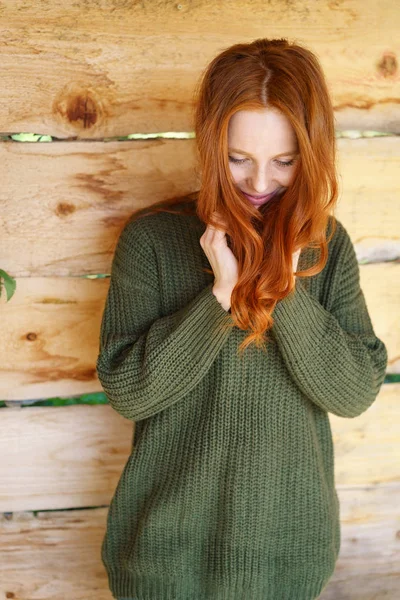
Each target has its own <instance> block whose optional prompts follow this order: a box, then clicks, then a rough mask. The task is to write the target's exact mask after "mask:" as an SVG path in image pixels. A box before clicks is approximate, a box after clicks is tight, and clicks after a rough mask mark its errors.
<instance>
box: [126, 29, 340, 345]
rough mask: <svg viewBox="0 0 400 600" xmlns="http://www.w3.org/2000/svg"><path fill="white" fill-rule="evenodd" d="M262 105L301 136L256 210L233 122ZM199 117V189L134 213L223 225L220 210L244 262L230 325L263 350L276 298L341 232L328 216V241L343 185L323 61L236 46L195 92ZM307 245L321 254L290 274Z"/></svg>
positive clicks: (294, 52)
mask: <svg viewBox="0 0 400 600" xmlns="http://www.w3.org/2000/svg"><path fill="white" fill-rule="evenodd" d="M265 108H274V109H277V110H278V111H280V112H281V113H283V115H285V116H286V117H287V119H288V120H289V122H290V124H291V125H292V127H293V129H294V131H295V134H296V137H297V142H298V148H299V159H298V160H297V161H296V167H295V171H294V176H293V179H292V182H291V184H290V185H289V186H288V187H287V188H286V189H285V191H284V193H283V194H282V195H279V196H277V197H276V198H273V199H272V200H270V201H269V202H267V203H265V204H264V205H262V206H261V207H259V208H256V207H254V206H253V205H252V204H251V203H250V202H249V200H248V199H247V198H246V197H245V196H244V194H243V193H242V192H241V191H240V190H239V189H238V188H237V187H236V185H235V183H234V181H233V178H232V175H231V172H230V168H229V162H228V124H229V121H230V118H231V117H232V116H233V115H234V114H235V113H236V112H237V111H240V110H262V109H265ZM193 117H194V129H195V135H196V142H197V158H198V166H197V168H196V170H197V171H198V172H200V174H201V187H200V190H198V191H197V192H194V193H192V194H188V195H186V196H185V197H174V198H169V199H167V200H164V201H162V202H158V203H156V204H153V205H151V206H149V207H146V209H144V210H143V209H141V210H139V211H136V212H135V213H134V214H133V215H132V217H131V218H137V217H139V216H145V215H147V214H151V213H154V212H174V213H177V212H178V213H181V214H191V213H192V214H193V213H195V214H197V216H198V218H199V219H200V220H201V221H203V222H204V223H205V224H211V225H213V226H215V227H217V226H218V223H216V222H215V221H213V216H212V215H213V213H214V212H215V211H218V213H219V214H220V215H221V216H222V218H223V219H224V221H225V222H226V223H227V241H228V245H229V247H230V248H231V250H232V252H233V253H234V255H235V257H236V259H237V260H238V272H239V277H238V281H237V283H236V285H235V287H234V289H233V292H232V296H231V316H232V323H231V325H232V326H234V325H236V326H237V327H238V328H239V329H242V330H244V331H249V335H248V336H247V337H246V338H245V339H244V340H243V341H242V344H241V345H240V347H239V351H240V353H241V352H242V351H243V350H244V349H245V348H246V347H247V346H248V345H249V344H252V343H254V344H255V345H256V346H257V347H258V348H259V347H262V348H263V349H264V350H265V349H266V345H265V343H266V341H268V339H269V338H268V336H267V332H268V331H269V330H270V329H271V328H272V325H273V322H274V319H273V311H274V308H275V306H276V304H277V302H278V301H279V300H282V299H283V298H285V297H286V296H288V295H289V294H290V293H291V292H292V290H293V289H294V287H295V281H294V277H293V275H296V277H311V276H313V275H316V274H317V273H320V272H321V271H322V269H323V268H324V267H325V264H326V261H327V258H328V242H329V241H330V239H331V238H332V236H333V233H334V231H335V228H336V221H335V219H332V229H331V233H330V236H329V237H327V228H328V223H329V217H330V214H331V213H332V211H333V210H334V208H335V205H336V202H337V197H338V182H337V174H336V138H335V130H334V113H333V107H332V103H331V99H330V96H329V92H328V88H327V85H326V81H325V77H324V74H323V71H322V68H321V66H320V63H319V61H318V59H317V57H316V56H315V55H314V54H313V53H312V52H311V51H310V50H308V49H307V48H305V47H302V46H300V45H298V44H295V43H290V42H289V41H288V40H287V39H284V38H282V39H271V40H269V39H257V40H255V41H253V42H252V43H238V44H235V45H233V46H231V47H229V48H227V49H226V50H224V51H223V52H221V53H220V54H219V55H218V56H216V57H215V58H214V59H213V60H212V62H211V63H210V64H209V65H208V67H207V68H206V69H205V71H204V72H203V73H202V75H201V77H200V79H199V82H198V84H197V86H196V88H195V91H194V115H193ZM188 198H189V199H190V200H192V202H193V205H192V206H193V208H192V209H191V208H190V206H188V204H187V201H188ZM184 203H185V206H183V204H184ZM181 205H182V206H181ZM180 206H181V209H179V207H180ZM307 246H308V247H311V248H316V249H318V250H319V253H318V259H317V262H316V263H315V264H313V265H312V266H311V267H309V268H308V269H307V270H304V271H301V272H300V271H296V272H295V273H294V272H293V264H292V255H293V253H294V252H296V251H297V250H299V249H300V250H301V249H303V248H305V247H307ZM206 271H208V272H209V273H212V270H211V271H210V270H209V269H206Z"/></svg>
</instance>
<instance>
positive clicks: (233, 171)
mask: <svg viewBox="0 0 400 600" xmlns="http://www.w3.org/2000/svg"><path fill="white" fill-rule="evenodd" d="M229 170H230V172H231V175H232V181H234V182H235V183H239V182H240V180H241V174H240V170H239V169H237V168H235V167H232V165H231V164H230V165H229Z"/></svg>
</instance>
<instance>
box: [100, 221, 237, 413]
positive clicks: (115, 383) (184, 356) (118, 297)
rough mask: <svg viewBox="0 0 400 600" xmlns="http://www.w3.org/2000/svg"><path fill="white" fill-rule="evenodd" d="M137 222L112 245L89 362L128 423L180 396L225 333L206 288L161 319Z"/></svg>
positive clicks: (224, 320) (148, 252)
mask: <svg viewBox="0 0 400 600" xmlns="http://www.w3.org/2000/svg"><path fill="white" fill-rule="evenodd" d="M141 225H142V224H141V223H140V220H138V221H134V222H131V223H129V224H128V225H126V226H125V227H124V229H123V230H122V232H121V234H120V237H119V240H118V244H117V247H116V250H115V253H114V258H113V262H112V268H111V278H110V287H109V290H108V295H107V298H106V303H105V307H104V313H103V318H102V323H101V330H100V343H99V354H98V358H97V362H96V371H97V375H98V378H99V380H100V383H101V385H102V387H103V389H104V392H105V394H106V396H107V398H108V400H109V402H110V404H111V406H112V407H113V408H114V409H115V410H116V411H117V412H118V413H119V414H121V415H122V416H123V417H126V418H127V419H130V420H132V421H139V420H141V419H145V418H147V417H150V416H152V415H154V414H156V413H158V412H159V411H161V410H163V409H164V408H167V407H168V406H171V405H172V404H174V403H175V402H177V401H178V400H179V399H181V398H183V397H184V396H185V395H186V394H188V393H189V392H190V391H191V390H192V389H193V388H194V387H195V386H196V385H197V384H198V383H199V382H200V381H201V379H202V378H203V377H204V376H205V375H206V373H207V371H208V370H209V369H210V367H211V365H212V363H213V362H214V360H215V358H216V356H217V354H218V352H219V351H220V349H221V347H222V346H223V344H224V343H225V342H226V340H227V338H228V336H229V333H230V331H231V329H230V328H229V326H228V324H229V321H230V320H231V317H230V315H229V313H227V312H226V310H224V308H223V307H222V306H221V304H220V303H219V302H218V300H217V298H216V296H215V295H214V294H213V285H214V283H210V284H209V285H207V286H206V287H205V288H203V289H202V290H201V291H200V292H199V293H198V294H197V295H196V296H195V297H194V298H192V300H191V301H190V302H189V303H188V304H187V305H185V306H184V307H182V308H181V309H180V310H178V311H176V312H174V313H172V314H170V315H166V316H161V310H160V292H159V286H158V273H157V261H156V255H155V251H154V248H153V247H152V245H151V242H150V240H149V235H148V231H146V228H145V227H142V226H141ZM224 325H225V326H224Z"/></svg>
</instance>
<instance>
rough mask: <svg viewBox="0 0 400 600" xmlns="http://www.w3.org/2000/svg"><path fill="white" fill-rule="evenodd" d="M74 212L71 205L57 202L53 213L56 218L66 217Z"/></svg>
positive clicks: (74, 208)
mask: <svg viewBox="0 0 400 600" xmlns="http://www.w3.org/2000/svg"><path fill="white" fill-rule="evenodd" d="M75 211H76V207H75V206H74V204H71V203H70V202H59V203H58V204H57V207H56V209H55V211H54V212H55V214H56V215H57V216H58V217H66V216H67V215H70V214H72V213H74V212H75Z"/></svg>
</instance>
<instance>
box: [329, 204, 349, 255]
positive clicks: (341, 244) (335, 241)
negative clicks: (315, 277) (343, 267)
mask: <svg viewBox="0 0 400 600" xmlns="http://www.w3.org/2000/svg"><path fill="white" fill-rule="evenodd" d="M332 231H333V235H332V238H331V239H330V241H329V242H328V248H329V250H328V251H329V254H330V255H331V256H332V258H334V259H335V262H336V261H337V260H339V259H340V258H341V257H343V256H345V255H348V253H349V252H350V253H351V254H353V253H354V254H355V250H354V246H353V242H352V240H351V237H350V235H349V232H348V231H347V229H346V227H345V226H344V225H343V223H342V222H341V221H339V219H337V218H336V217H335V216H332V215H331V216H330V217H329V222H328V226H327V236H328V239H329V236H330V235H331V233H332Z"/></svg>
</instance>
